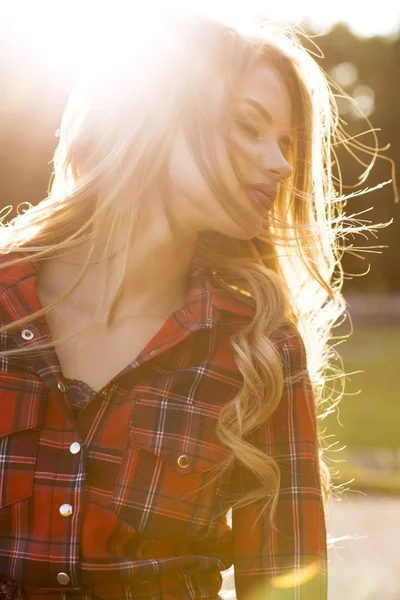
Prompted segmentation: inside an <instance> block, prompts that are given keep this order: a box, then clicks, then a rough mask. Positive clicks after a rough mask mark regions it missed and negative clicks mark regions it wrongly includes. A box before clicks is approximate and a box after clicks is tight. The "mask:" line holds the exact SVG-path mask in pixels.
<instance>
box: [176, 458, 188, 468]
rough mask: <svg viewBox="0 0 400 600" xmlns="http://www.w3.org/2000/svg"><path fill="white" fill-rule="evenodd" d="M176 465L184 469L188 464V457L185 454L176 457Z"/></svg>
mask: <svg viewBox="0 0 400 600" xmlns="http://www.w3.org/2000/svg"><path fill="white" fill-rule="evenodd" d="M178 465H179V466H180V467H181V469H186V468H187V467H188V466H189V459H188V457H187V456H186V454H182V455H181V456H180V457H179V458H178Z"/></svg>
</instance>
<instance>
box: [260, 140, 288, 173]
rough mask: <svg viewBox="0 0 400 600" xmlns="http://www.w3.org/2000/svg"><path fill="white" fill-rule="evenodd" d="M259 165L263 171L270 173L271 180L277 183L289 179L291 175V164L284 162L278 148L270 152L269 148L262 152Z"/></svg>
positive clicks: (284, 159)
mask: <svg viewBox="0 0 400 600" xmlns="http://www.w3.org/2000/svg"><path fill="white" fill-rule="evenodd" d="M260 164H261V165H262V166H263V168H264V169H265V170H267V171H268V172H269V173H271V176H272V177H273V179H277V180H278V181H285V180H286V179H289V177H290V176H291V174H292V173H293V168H292V166H291V164H290V163H289V162H288V161H287V160H286V158H285V157H284V155H283V154H282V152H281V150H280V148H279V147H278V146H277V148H276V150H275V151H272V149H271V147H270V148H269V149H268V150H267V151H265V152H263V154H262V155H261V157H260Z"/></svg>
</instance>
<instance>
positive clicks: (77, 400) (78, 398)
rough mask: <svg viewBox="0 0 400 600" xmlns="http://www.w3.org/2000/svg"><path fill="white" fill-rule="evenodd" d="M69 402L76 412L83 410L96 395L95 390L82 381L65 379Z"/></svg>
mask: <svg viewBox="0 0 400 600" xmlns="http://www.w3.org/2000/svg"><path fill="white" fill-rule="evenodd" d="M64 381H65V384H66V388H67V395H68V400H69V403H70V405H71V407H72V408H73V410H75V411H79V410H81V409H82V408H83V407H84V406H85V405H86V404H87V403H88V402H89V400H91V399H92V398H93V396H95V395H96V392H95V390H94V389H93V388H91V387H90V385H88V384H87V383H85V382H84V381H81V380H80V379H69V378H67V377H66V378H65V380H64Z"/></svg>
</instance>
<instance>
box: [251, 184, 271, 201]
mask: <svg viewBox="0 0 400 600" xmlns="http://www.w3.org/2000/svg"><path fill="white" fill-rule="evenodd" d="M250 189H251V190H256V191H257V192H261V193H262V194H265V196H268V198H270V200H272V202H274V200H275V198H276V194H277V187H276V186H275V185H270V184H269V183H255V184H254V185H251V186H250Z"/></svg>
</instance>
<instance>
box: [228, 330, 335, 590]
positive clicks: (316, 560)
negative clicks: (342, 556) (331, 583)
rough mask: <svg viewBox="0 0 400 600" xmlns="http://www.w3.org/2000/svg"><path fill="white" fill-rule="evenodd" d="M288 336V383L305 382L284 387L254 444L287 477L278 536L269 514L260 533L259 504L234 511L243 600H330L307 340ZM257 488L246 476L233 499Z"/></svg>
mask: <svg viewBox="0 0 400 600" xmlns="http://www.w3.org/2000/svg"><path fill="white" fill-rule="evenodd" d="M283 333H284V335H283V336H282V339H281V341H280V342H279V350H280V352H281V356H282V359H283V369H284V375H285V376H286V377H293V376H295V375H297V376H298V377H296V378H295V381H294V382H291V383H290V382H289V383H286V384H285V385H284V392H283V395H282V398H281V401H280V404H279V406H278V408H277V409H276V410H275V412H274V414H273V415H272V416H271V417H270V418H269V419H268V421H267V422H266V423H265V424H264V425H263V426H262V427H258V428H257V429H256V430H255V432H253V434H251V443H252V444H254V445H257V447H258V448H260V449H262V450H263V452H265V453H266V454H267V455H268V456H270V457H272V458H273V459H274V460H275V461H276V463H277V465H278V467H279V470H280V474H281V485H280V491H279V497H278V504H277V508H276V512H275V516H274V519H273V523H274V526H275V527H276V530H275V529H274V528H273V527H271V525H270V523H269V519H268V510H266V511H265V513H264V514H263V515H262V517H261V518H260V519H259V520H258V523H257V525H256V527H255V529H254V530H253V529H252V526H253V524H254V522H255V519H256V516H258V514H259V504H256V503H254V504H250V505H248V506H245V507H243V508H239V509H235V510H232V533H233V565H234V577H235V588H236V597H237V600H326V598H327V540H326V521H325V511H324V504H323V498H322V490H321V478H320V469H319V449H320V444H319V441H318V436H317V420H316V408H315V401H314V396H313V392H312V387H311V382H310V378H309V374H308V371H307V363H306V352H305V348H304V343H303V340H302V339H301V337H300V335H299V333H298V331H297V329H296V328H295V327H294V326H293V325H290V326H288V327H286V326H285V328H284V331H283ZM235 471H236V470H235ZM251 480H252V477H251V476H247V477H246V476H245V475H244V474H243V472H240V473H239V475H238V474H237V473H236V475H235V476H234V477H233V479H232V484H233V485H234V489H233V490H232V491H233V492H235V495H236V493H237V492H238V491H239V493H240V494H241V493H243V492H244V493H245V492H246V491H249V490H250V489H254V485H251ZM258 485H259V484H258ZM249 486H250V487H249Z"/></svg>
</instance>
